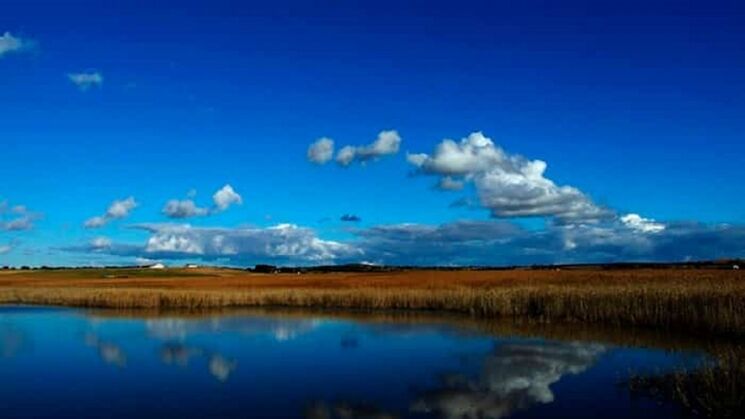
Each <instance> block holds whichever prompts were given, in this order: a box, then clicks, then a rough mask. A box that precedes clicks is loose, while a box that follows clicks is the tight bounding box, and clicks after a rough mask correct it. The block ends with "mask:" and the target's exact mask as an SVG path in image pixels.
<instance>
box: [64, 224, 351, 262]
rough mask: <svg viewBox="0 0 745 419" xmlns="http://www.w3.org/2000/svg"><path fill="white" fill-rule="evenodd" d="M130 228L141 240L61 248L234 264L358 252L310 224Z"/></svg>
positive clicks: (340, 257) (327, 258)
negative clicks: (318, 232)
mask: <svg viewBox="0 0 745 419" xmlns="http://www.w3.org/2000/svg"><path fill="white" fill-rule="evenodd" d="M134 228H136V229H139V230H142V231H145V232H147V233H148V234H149V237H148V238H147V240H146V242H145V243H144V245H142V244H140V245H133V244H116V243H111V244H109V243H106V244H107V245H108V246H107V247H101V246H96V245H95V243H90V244H88V245H84V246H70V247H67V248H65V249H64V250H68V251H75V252H91V251H105V252H106V253H108V254H110V255H115V256H131V257H142V258H148V259H158V260H165V259H202V260H212V261H214V260H223V261H227V262H230V263H232V264H236V265H252V264H255V263H261V262H273V263H280V264H318V263H335V262H337V261H349V260H356V259H357V258H359V257H361V255H362V251H361V250H360V249H358V248H357V247H355V246H354V245H352V244H347V243H340V242H336V241H330V240H323V239H321V238H319V237H318V236H317V235H316V233H315V232H314V231H313V230H312V229H309V228H304V227H299V226H296V225H292V224H279V225H275V226H272V227H267V228H251V227H238V228H219V227H194V226H190V225H181V224H144V225H137V226H134Z"/></svg>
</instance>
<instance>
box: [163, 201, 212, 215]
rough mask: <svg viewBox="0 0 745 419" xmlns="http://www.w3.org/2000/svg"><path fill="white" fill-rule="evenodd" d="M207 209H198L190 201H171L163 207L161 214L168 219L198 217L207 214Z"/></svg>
mask: <svg viewBox="0 0 745 419" xmlns="http://www.w3.org/2000/svg"><path fill="white" fill-rule="evenodd" d="M209 212H210V211H209V209H207V208H200V207H198V206H197V205H196V204H195V203H194V201H193V200H191V199H184V200H178V199H171V200H170V201H168V202H167V203H166V206H165V207H163V214H165V215H166V216H167V217H169V218H189V217H199V216H204V215H207V214H209Z"/></svg>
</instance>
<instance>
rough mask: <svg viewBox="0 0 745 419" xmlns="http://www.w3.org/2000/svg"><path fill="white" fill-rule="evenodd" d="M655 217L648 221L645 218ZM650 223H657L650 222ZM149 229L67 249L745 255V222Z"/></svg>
mask: <svg viewBox="0 0 745 419" xmlns="http://www.w3.org/2000/svg"><path fill="white" fill-rule="evenodd" d="M650 222H652V221H650ZM653 223H656V222H653ZM135 228H137V229H140V230H142V231H145V232H146V233H147V234H148V237H147V239H146V240H145V241H144V242H140V243H138V244H122V243H111V242H109V241H107V240H105V239H104V240H98V239H97V240H95V241H93V242H90V243H88V244H85V245H81V246H70V247H67V248H65V249H64V250H67V251H74V252H84V253H85V252H88V253H99V254H108V255H111V256H117V257H139V258H147V259H149V260H178V259H201V260H205V261H216V260H220V261H223V262H225V263H230V264H234V265H244V266H248V265H253V264H256V263H263V262H270V263H275V264H280V265H308V264H340V263H360V262H363V261H367V262H371V263H376V264H387V265H418V266H433V265H440V266H441V265H453V266H472V265H480V266H510V265H530V264H562V263H606V262H628V261H639V262H667V261H686V260H713V259H720V258H730V257H742V256H743V255H745V227H743V226H732V225H707V224H697V223H668V224H666V225H665V228H664V229H663V230H659V229H658V230H656V231H648V232H640V231H639V230H638V228H635V227H634V226H629V225H626V224H625V223H623V222H621V221H618V220H617V221H613V222H607V223H602V224H566V225H553V224H549V225H548V226H547V227H546V228H544V229H527V228H524V227H521V226H519V225H517V224H515V223H512V222H508V221H498V220H491V221H457V222H452V223H446V224H440V225H424V224H396V225H380V226H374V227H370V228H353V229H351V230H349V233H350V234H351V235H352V238H351V239H349V240H346V241H331V240H325V239H323V238H321V237H319V236H318V235H317V234H316V232H315V231H314V230H313V229H310V228H306V227H300V226H296V225H291V224H280V225H276V226H273V227H268V228H252V227H237V228H219V227H213V228H206V227H193V226H190V225H179V224H147V225H139V226H135Z"/></svg>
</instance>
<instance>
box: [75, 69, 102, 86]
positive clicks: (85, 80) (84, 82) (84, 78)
mask: <svg viewBox="0 0 745 419" xmlns="http://www.w3.org/2000/svg"><path fill="white" fill-rule="evenodd" d="M67 79H68V80H70V82H71V83H72V84H74V85H75V86H77V87H78V88H79V89H80V90H82V91H86V90H88V89H90V88H91V87H101V86H103V75H101V73H99V72H98V71H91V72H81V73H69V74H68V75H67Z"/></svg>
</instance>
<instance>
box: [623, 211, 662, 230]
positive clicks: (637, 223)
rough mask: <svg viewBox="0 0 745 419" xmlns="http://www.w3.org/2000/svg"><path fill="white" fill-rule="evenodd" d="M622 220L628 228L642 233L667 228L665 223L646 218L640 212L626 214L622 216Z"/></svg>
mask: <svg viewBox="0 0 745 419" xmlns="http://www.w3.org/2000/svg"><path fill="white" fill-rule="evenodd" d="M621 222H622V223H623V224H624V225H626V226H627V227H628V228H630V229H632V230H636V231H639V232H642V233H659V232H661V231H663V230H664V229H665V225H664V224H662V223H658V222H655V220H652V219H649V218H644V217H642V216H640V215H639V214H626V215H624V216H623V217H621Z"/></svg>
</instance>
